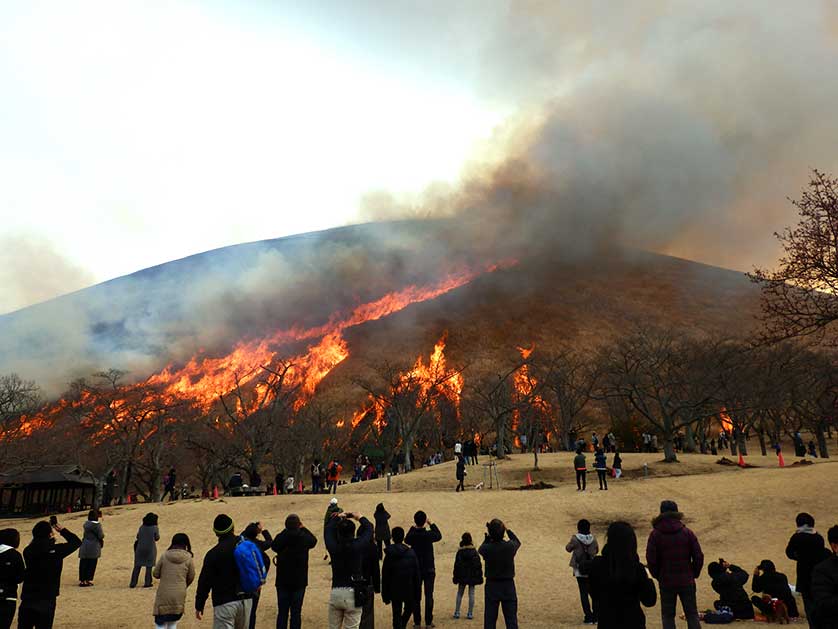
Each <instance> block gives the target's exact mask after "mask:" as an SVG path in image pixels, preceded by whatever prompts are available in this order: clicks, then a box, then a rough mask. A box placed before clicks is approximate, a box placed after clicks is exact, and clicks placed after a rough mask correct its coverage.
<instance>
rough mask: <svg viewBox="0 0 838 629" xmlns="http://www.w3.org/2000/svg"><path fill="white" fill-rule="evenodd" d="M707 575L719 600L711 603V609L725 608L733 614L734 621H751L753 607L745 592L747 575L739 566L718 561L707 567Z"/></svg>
mask: <svg viewBox="0 0 838 629" xmlns="http://www.w3.org/2000/svg"><path fill="white" fill-rule="evenodd" d="M707 574H709V575H710V578H711V579H712V581H711V583H710V585H711V586H712V588H713V590H715V591H716V593H717V594H718V595H719V600H718V601H716V602H715V603H713V607H714V608H715V609H721V608H722V607H727V608H728V609H730V611H732V612H733V617H734V618H735V619H736V620H753V618H754V606H753V605H752V604H751V599H750V598H748V593H747V592H746V591H745V584H746V583H748V573H747V572H745V571H744V570H742V568H740V567H739V566H735V565H733V564H732V563H728V562H727V561H724V560H722V559H720V560H719V561H713V562H711V563H710V564H709V565H708V566H707Z"/></svg>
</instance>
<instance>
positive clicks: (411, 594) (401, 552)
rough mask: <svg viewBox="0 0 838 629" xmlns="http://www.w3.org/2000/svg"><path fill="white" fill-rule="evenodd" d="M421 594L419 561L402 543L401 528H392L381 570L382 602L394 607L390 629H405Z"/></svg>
mask: <svg viewBox="0 0 838 629" xmlns="http://www.w3.org/2000/svg"><path fill="white" fill-rule="evenodd" d="M421 592H422V576H421V573H420V571H419V560H418V559H417V558H416V553H415V552H413V549H412V548H410V547H409V546H407V545H406V544H405V543H404V529H403V528H402V527H400V526H397V527H395V528H394V529H393V543H392V545H390V546H388V547H387V548H386V549H385V550H384V564H383V566H382V568H381V600H382V601H384V604H385V605H388V604H389V605H392V606H393V629H406V627H407V623H408V621H409V620H410V617H411V616H412V615H413V608H414V606H415V605H416V604H418V601H419V600H420V597H421V595H422V594H421Z"/></svg>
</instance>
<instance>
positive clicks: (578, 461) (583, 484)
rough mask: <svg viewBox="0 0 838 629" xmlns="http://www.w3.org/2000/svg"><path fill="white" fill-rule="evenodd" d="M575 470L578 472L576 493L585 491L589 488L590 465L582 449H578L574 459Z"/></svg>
mask: <svg viewBox="0 0 838 629" xmlns="http://www.w3.org/2000/svg"><path fill="white" fill-rule="evenodd" d="M573 469H574V470H575V471H576V491H585V490H586V489H587V488H588V480H587V479H588V464H587V463H586V462H585V455H584V454H582V449H581V448H577V450H576V456H575V457H573Z"/></svg>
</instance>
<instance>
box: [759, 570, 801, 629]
mask: <svg viewBox="0 0 838 629" xmlns="http://www.w3.org/2000/svg"><path fill="white" fill-rule="evenodd" d="M751 589H752V590H753V591H754V592H762V593H763V594H767V595H768V596H770V597H771V598H776V599H778V600H781V601H783V603H785V605H786V610H787V611H788V613H789V617H790V618H799V617H800V612H799V611H798V609H797V601H795V600H794V595H793V594H792V593H791V588H789V580H788V577H787V576H786V575H784V574H783V573H782V572H777V567H776V566H775V565H774V562H773V561H770V560H768V559H763V560H762V561H761V562H760V563H759V565H758V566H757V567H756V568H755V569H754V575H753V577H752V579H751ZM751 603H753V605H754V607H756V608H757V609H758V610H760V611H761V612H762V613H763V614H765V613H766V611H767V610H766V609H765V602H764V601H763V600H762V598H761V597H759V596H752V597H751Z"/></svg>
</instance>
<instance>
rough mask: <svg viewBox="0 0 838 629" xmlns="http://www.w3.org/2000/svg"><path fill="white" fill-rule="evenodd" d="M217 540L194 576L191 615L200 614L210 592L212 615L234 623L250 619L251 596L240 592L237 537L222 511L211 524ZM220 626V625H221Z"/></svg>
mask: <svg viewBox="0 0 838 629" xmlns="http://www.w3.org/2000/svg"><path fill="white" fill-rule="evenodd" d="M212 530H213V533H215V536H216V537H217V538H218V543H217V544H216V545H215V546H213V547H212V548H210V549H209V550H208V551H207V554H206V555H204V564H203V566H201V574H200V576H199V577H198V589H197V591H196V592H195V617H196V618H197V619H198V620H201V619H203V617H204V607H205V606H206V603H207V599H208V598H209V596H210V592H211V593H212V608H213V615H214V616H215V617H216V618H225V619H228V618H229V619H235V622H236V626H237V627H242V626H246V625H247V624H248V623H249V622H250V607H251V596H250V594H247V593H245V592H243V591H242V589H241V584H240V583H239V569H238V566H237V564H236V557H235V554H234V553H235V550H236V545H237V544H238V543H239V538H238V537H237V536H236V534H235V527H234V525H233V520H232V518H230V516H228V515H226V514H224V513H222V514H219V515H218V516H216V518H215V520H214V521H213V524H212ZM222 626H223V625H222Z"/></svg>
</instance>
